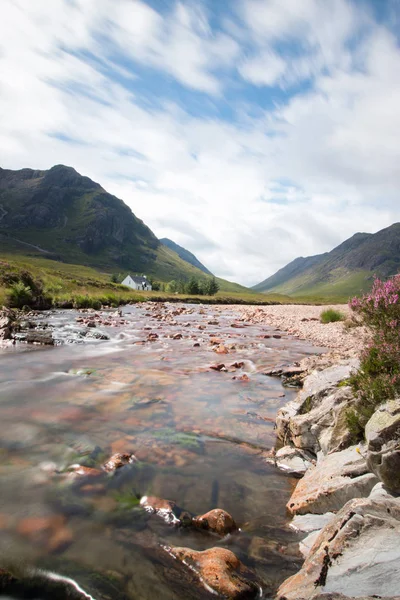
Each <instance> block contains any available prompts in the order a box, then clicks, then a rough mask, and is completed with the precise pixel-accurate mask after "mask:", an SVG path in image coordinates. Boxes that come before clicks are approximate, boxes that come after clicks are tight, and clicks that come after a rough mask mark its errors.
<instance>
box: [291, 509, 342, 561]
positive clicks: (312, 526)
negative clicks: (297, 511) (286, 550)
mask: <svg viewBox="0 0 400 600" xmlns="http://www.w3.org/2000/svg"><path fill="white" fill-rule="evenodd" d="M334 516H335V515H334V513H332V512H328V513H325V514H324V515H313V514H309V515H296V516H295V517H294V519H293V521H292V522H291V523H290V527H291V529H294V530H295V531H298V532H299V533H307V535H306V537H305V538H303V539H302V541H301V542H300V544H299V550H300V552H301V554H302V555H303V556H304V558H307V556H308V555H309V553H310V551H311V548H312V547H313V545H314V542H315V540H316V539H317V537H318V536H319V534H320V532H321V529H322V528H323V527H325V525H327V524H328V523H329V522H330V521H331V520H332V519H333V517H334Z"/></svg>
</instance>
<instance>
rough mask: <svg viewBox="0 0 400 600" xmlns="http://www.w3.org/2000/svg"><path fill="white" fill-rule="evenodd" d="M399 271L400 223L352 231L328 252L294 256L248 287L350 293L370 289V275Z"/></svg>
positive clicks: (294, 292)
mask: <svg viewBox="0 0 400 600" xmlns="http://www.w3.org/2000/svg"><path fill="white" fill-rule="evenodd" d="M399 271H400V223H394V224H393V225H391V226H390V227H387V228H385V229H382V230H381V231H378V232H377V233H374V234H372V233H356V234H355V235H353V236H352V237H351V238H349V239H348V240H346V241H344V242H343V243H342V244H340V245H339V246H337V247H336V248H334V249H333V250H332V251H331V252H326V253H324V254H318V255H316V256H309V257H307V258H303V257H300V258H296V259H295V260H294V261H292V262H291V263H289V264H288V265H286V267H283V268H282V269H280V270H279V271H277V273H275V274H274V275H272V276H271V277H268V279H265V280H264V281H262V282H261V283H259V284H257V285H255V286H254V287H253V288H252V289H253V290H254V291H258V292H271V291H273V292H277V293H285V294H289V295H293V296H308V295H321V296H324V295H332V296H335V295H341V296H346V295H352V294H357V293H359V292H363V291H366V290H368V289H370V287H371V285H372V281H373V277H374V275H378V276H380V277H382V278H386V277H389V276H390V275H394V274H395V273H398V272H399Z"/></svg>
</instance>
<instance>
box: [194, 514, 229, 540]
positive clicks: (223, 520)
mask: <svg viewBox="0 0 400 600" xmlns="http://www.w3.org/2000/svg"><path fill="white" fill-rule="evenodd" d="M192 524H193V525H194V526H195V527H198V528H199V529H205V530H207V531H213V532H215V533H218V534H219V535H226V534H227V533H231V532H232V531H236V530H237V526H236V523H235V521H234V520H233V518H232V517H231V515H230V514H229V513H227V512H226V511H225V510H222V509H221V508H214V509H213V510H210V511H209V512H208V513H206V514H205V515H200V516H198V517H194V519H192Z"/></svg>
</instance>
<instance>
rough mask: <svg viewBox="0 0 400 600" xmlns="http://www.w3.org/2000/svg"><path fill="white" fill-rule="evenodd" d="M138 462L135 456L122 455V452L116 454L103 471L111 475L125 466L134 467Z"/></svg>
mask: <svg viewBox="0 0 400 600" xmlns="http://www.w3.org/2000/svg"><path fill="white" fill-rule="evenodd" d="M136 461H137V459H136V457H135V456H134V455H133V454H121V453H120V452H116V453H115V454H113V455H112V456H111V458H109V459H108V461H107V462H106V463H104V465H103V469H104V470H105V471H107V472H108V473H111V472H112V471H116V470H117V469H120V468H121V467H124V466H125V465H132V464H133V463H135V462H136Z"/></svg>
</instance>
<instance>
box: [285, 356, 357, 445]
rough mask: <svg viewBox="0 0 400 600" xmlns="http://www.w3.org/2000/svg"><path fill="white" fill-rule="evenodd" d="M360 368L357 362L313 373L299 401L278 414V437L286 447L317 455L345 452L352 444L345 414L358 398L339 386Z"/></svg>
mask: <svg viewBox="0 0 400 600" xmlns="http://www.w3.org/2000/svg"><path fill="white" fill-rule="evenodd" d="M356 366H357V362H356V361H348V362H347V363H346V364H342V365H338V366H333V367H328V368H327V369H324V370H323V371H313V372H312V373H311V374H310V375H309V376H308V377H306V378H305V380H304V385H303V389H302V390H301V391H300V392H299V393H298V395H297V397H296V399H295V400H294V401H292V402H289V403H288V404H286V405H285V406H284V407H283V408H281V409H280V410H279V411H278V414H277V418H276V426H277V435H278V438H279V439H281V440H282V441H283V443H284V444H288V443H292V444H294V446H296V447H297V448H302V449H306V450H310V451H311V452H314V453H317V452H319V451H320V450H322V452H324V453H325V454H327V453H328V452H333V451H338V450H342V449H344V448H346V447H348V446H349V445H350V444H351V434H350V431H349V429H348V427H347V421H346V413H347V411H348V409H349V406H351V405H352V404H353V403H355V398H354V397H353V395H352V392H351V389H350V387H349V386H346V385H340V384H341V383H342V382H344V381H345V380H346V379H347V378H348V377H349V376H350V374H351V372H352V370H353V369H354V368H355V367H356Z"/></svg>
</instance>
